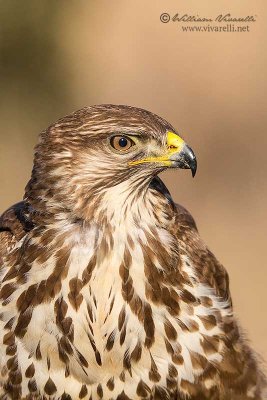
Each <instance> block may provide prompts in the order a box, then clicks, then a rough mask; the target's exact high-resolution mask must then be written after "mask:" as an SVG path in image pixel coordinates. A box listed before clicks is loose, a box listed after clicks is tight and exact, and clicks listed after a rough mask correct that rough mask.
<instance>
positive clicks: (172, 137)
mask: <svg viewBox="0 0 267 400" xmlns="http://www.w3.org/2000/svg"><path fill="white" fill-rule="evenodd" d="M166 144H167V152H165V153H164V154H163V155H162V156H158V157H147V158H144V159H143V160H136V161H130V162H129V165H138V164H143V163H153V162H159V163H162V164H164V165H166V166H170V165H171V164H172V162H171V161H170V160H169V157H170V156H171V155H172V154H173V153H179V152H180V151H181V149H182V147H183V145H184V140H183V139H182V138H180V136H178V135H177V134H176V133H173V132H171V131H168V132H167V142H166Z"/></svg>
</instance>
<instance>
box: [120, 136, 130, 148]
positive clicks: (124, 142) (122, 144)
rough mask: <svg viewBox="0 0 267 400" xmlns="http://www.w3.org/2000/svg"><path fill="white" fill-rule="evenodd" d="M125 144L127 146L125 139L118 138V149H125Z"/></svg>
mask: <svg viewBox="0 0 267 400" xmlns="http://www.w3.org/2000/svg"><path fill="white" fill-rule="evenodd" d="M127 144H128V140H127V139H126V138H124V137H122V138H120V140H119V146H120V147H125V146H127Z"/></svg>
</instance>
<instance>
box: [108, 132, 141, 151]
mask: <svg viewBox="0 0 267 400" xmlns="http://www.w3.org/2000/svg"><path fill="white" fill-rule="evenodd" d="M110 144H111V146H112V147H114V149H116V150H119V151H126V150H128V149H129V148H130V147H132V146H134V145H135V143H134V141H133V140H132V139H130V138H129V137H127V136H113V137H112V138H111V141H110Z"/></svg>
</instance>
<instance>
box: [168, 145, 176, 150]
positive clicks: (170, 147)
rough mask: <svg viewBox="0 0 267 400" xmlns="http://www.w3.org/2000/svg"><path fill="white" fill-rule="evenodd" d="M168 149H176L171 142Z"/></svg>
mask: <svg viewBox="0 0 267 400" xmlns="http://www.w3.org/2000/svg"><path fill="white" fill-rule="evenodd" d="M169 149H177V147H176V146H174V145H173V144H171V145H170V146H169Z"/></svg>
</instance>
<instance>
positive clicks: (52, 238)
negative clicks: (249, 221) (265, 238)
mask: <svg viewBox="0 0 267 400" xmlns="http://www.w3.org/2000/svg"><path fill="white" fill-rule="evenodd" d="M166 168H187V169H191V171H192V174H193V176H194V175H195V172H196V168H197V163H196V158H195V155H194V153H193V151H192V150H191V149H190V147H188V146H187V144H186V143H185V142H184V140H183V139H182V138H181V137H180V136H179V135H178V134H177V132H176V130H175V129H174V128H173V127H172V126H171V125H170V124H169V123H168V122H166V121H165V120H164V119H162V118H160V117H158V116H157V115H154V114H152V113H150V112H148V111H145V110H142V109H139V108H134V107H129V106H119V105H100V106H92V107H86V108H83V109H82V110H79V111H76V112H74V113H72V114H71V115H68V116H66V117H64V118H62V119H60V120H59V121H58V122H56V123H55V124H54V125H51V126H50V127H49V128H48V129H46V130H45V131H44V132H42V133H41V135H40V139H39V143H38V144H37V147H36V151H35V160H34V167H33V171H32V176H31V179H30V181H29V183H28V185H27V186H26V190H25V196H24V200H23V201H22V202H20V203H18V204H16V205H14V206H13V207H11V208H9V209H8V210H7V211H6V212H5V213H4V214H3V215H2V217H1V220H0V288H1V289H0V301H1V308H0V399H1V400H7V399H13V400H16V399H27V400H31V399H32V400H33V399H37V400H38V399H40V400H41V399H42V400H48V399H50V400H57V399H60V400H72V399H73V400H78V399H88V400H89V399H91V400H98V399H103V400H110V399H111V400H115V399H117V400H130V399H132V400H135V399H151V400H152V399H153V400H154V399H163V400H164V399H166V400H171V399H173V400H174V399H177V400H178V399H180V400H182V399H188V400H193V399H195V400H204V399H213V400H221V399H233V400H237V399H240V400H245V399H263V398H264V394H263V389H264V387H265V378H264V376H263V373H262V372H261V369H260V366H259V364H258V362H257V360H256V358H255V355H254V354H253V352H252V350H251V349H250V348H249V346H248V345H247V343H246V340H245V339H244V337H243V335H242V332H241V331H240V328H239V326H238V324H237V321H236V319H235V318H234V316H233V309H232V303H231V297H230V294H229V280H228V275H227V272H226V271H225V269H224V268H223V266H222V265H221V264H220V263H219V262H218V261H217V260H216V258H215V257H214V255H213V254H212V253H211V252H210V250H209V249H208V248H207V247H206V245H205V244H204V243H203V241H202V240H201V238H200V236H199V234H198V230H197V227H196V225H195V222H194V220H193V218H192V217H191V215H190V214H189V212H187V211H186V210H185V209H184V208H183V207H182V206H180V205H177V204H175V203H174V201H173V200H172V198H171V195H170V193H169V192H168V190H167V188H166V187H165V186H164V184H163V182H162V181H161V180H160V179H159V178H158V176H157V175H158V174H159V173H160V172H161V171H163V170H165V169H166Z"/></svg>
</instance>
